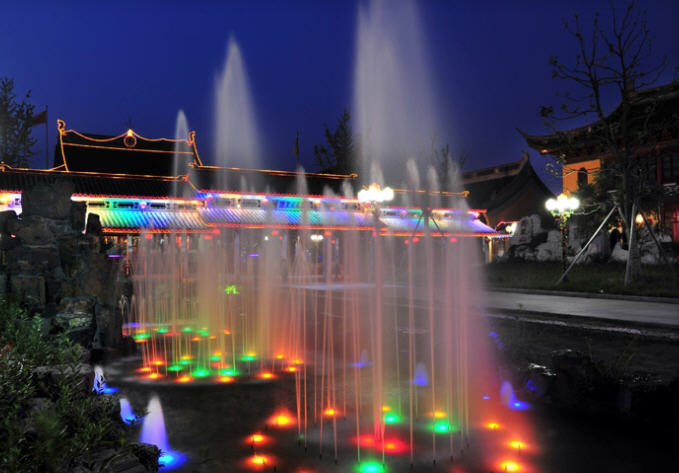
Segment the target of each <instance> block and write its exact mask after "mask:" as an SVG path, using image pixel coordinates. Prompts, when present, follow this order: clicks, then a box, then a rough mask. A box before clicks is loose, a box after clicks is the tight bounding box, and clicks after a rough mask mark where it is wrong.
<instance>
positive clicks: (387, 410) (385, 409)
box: [382, 405, 391, 412]
mask: <svg viewBox="0 0 679 473" xmlns="http://www.w3.org/2000/svg"><path fill="white" fill-rule="evenodd" d="M390 410H391V407H389V406H387V405H384V406H382V412H389V411H390Z"/></svg>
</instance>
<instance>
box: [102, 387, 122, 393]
mask: <svg viewBox="0 0 679 473" xmlns="http://www.w3.org/2000/svg"><path fill="white" fill-rule="evenodd" d="M118 391H120V389H118V388H112V387H110V386H106V385H104V391H103V392H104V394H115V393H117V392H118Z"/></svg>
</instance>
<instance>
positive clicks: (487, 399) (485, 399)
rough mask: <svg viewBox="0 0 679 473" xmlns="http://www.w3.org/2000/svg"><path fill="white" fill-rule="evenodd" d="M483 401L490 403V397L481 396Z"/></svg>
mask: <svg viewBox="0 0 679 473" xmlns="http://www.w3.org/2000/svg"><path fill="white" fill-rule="evenodd" d="M482 399H483V400H484V401H490V396H483V398H482Z"/></svg>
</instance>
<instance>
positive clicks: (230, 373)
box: [219, 368, 238, 377]
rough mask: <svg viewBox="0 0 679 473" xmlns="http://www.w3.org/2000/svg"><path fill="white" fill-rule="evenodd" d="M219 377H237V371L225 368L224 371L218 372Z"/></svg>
mask: <svg viewBox="0 0 679 473" xmlns="http://www.w3.org/2000/svg"><path fill="white" fill-rule="evenodd" d="M219 375H220V376H228V377H233V376H238V371H236V370H234V369H233V368H227V369H224V370H221V371H220V372H219Z"/></svg>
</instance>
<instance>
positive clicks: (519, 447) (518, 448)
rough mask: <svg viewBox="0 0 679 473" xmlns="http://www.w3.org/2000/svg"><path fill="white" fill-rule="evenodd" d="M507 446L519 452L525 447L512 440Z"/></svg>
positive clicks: (519, 442)
mask: <svg viewBox="0 0 679 473" xmlns="http://www.w3.org/2000/svg"><path fill="white" fill-rule="evenodd" d="M509 446H510V447H512V448H515V449H517V450H521V449H522V448H524V447H525V444H524V443H523V442H521V441H519V440H513V441H511V442H509Z"/></svg>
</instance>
